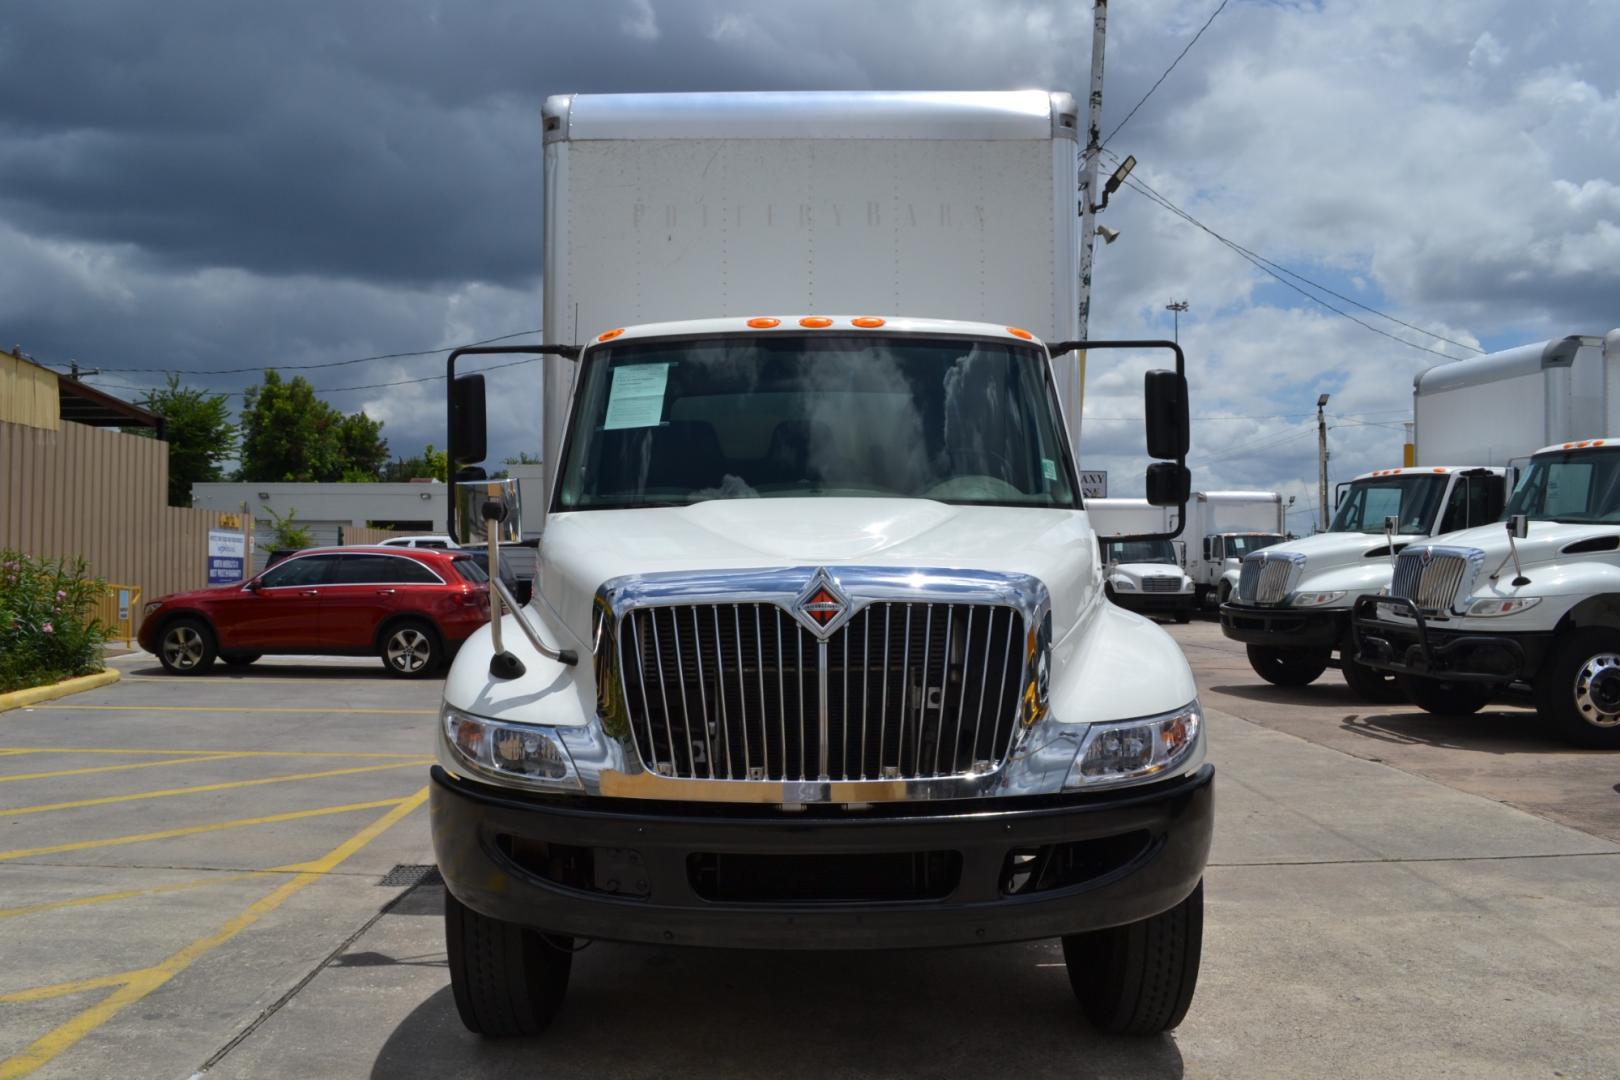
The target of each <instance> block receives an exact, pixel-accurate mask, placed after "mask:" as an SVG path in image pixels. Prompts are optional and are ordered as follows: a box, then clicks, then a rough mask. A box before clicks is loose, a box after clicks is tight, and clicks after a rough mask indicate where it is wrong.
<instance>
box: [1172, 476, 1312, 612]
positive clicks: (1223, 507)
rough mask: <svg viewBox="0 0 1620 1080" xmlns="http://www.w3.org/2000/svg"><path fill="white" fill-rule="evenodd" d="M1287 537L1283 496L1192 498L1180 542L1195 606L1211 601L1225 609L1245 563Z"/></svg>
mask: <svg viewBox="0 0 1620 1080" xmlns="http://www.w3.org/2000/svg"><path fill="white" fill-rule="evenodd" d="M1287 535H1288V530H1287V528H1286V527H1285V523H1284V521H1283V501H1282V496H1281V495H1279V494H1278V493H1277V492H1275V491H1195V492H1193V494H1192V500H1191V501H1190V502H1188V503H1187V527H1186V528H1185V529H1183V530H1182V533H1181V539H1182V543H1183V545H1184V546H1185V548H1186V552H1187V557H1186V567H1187V576H1188V577H1190V578H1192V581H1193V588H1194V589H1195V590H1196V592H1197V594H1198V602H1199V604H1200V605H1202V604H1203V603H1205V602H1206V601H1207V600H1208V599H1209V598H1210V597H1212V596H1214V597H1218V598H1219V600H1220V602H1221V603H1223V604H1224V603H1225V602H1226V601H1227V600H1228V599H1229V598H1230V596H1231V594H1232V592H1233V591H1234V590H1235V589H1236V588H1237V582H1238V570H1239V564H1240V563H1241V562H1242V561H1243V559H1244V557H1245V556H1248V555H1250V554H1252V553H1253V552H1256V551H1259V550H1260V549H1261V548H1266V547H1270V546H1271V545H1273V544H1278V543H1281V542H1282V541H1283V540H1285V539H1286V538H1287Z"/></svg>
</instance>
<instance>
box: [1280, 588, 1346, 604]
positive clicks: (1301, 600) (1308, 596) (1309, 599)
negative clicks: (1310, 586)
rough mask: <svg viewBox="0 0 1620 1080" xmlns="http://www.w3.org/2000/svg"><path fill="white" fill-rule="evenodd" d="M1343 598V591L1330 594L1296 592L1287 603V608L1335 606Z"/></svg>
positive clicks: (1337, 590)
mask: <svg viewBox="0 0 1620 1080" xmlns="http://www.w3.org/2000/svg"><path fill="white" fill-rule="evenodd" d="M1344 596H1345V593H1344V590H1343V589H1336V590H1334V591H1332V592H1297V593H1295V594H1294V595H1293V597H1292V598H1291V599H1290V600H1289V601H1288V606H1289V607H1323V606H1324V605H1327V604H1337V603H1338V602H1339V601H1340V600H1343V599H1344Z"/></svg>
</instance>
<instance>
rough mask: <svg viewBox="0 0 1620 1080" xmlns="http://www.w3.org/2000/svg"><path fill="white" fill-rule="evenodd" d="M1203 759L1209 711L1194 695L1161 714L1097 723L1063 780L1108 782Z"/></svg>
mask: <svg viewBox="0 0 1620 1080" xmlns="http://www.w3.org/2000/svg"><path fill="white" fill-rule="evenodd" d="M1203 760H1204V712H1203V709H1201V708H1200V707H1199V705H1198V701H1197V699H1194V700H1193V701H1191V702H1190V703H1188V704H1187V705H1184V706H1182V707H1181V708H1179V709H1177V710H1176V711H1175V712H1170V713H1164V714H1162V715H1160V716H1148V717H1143V718H1142V719H1140V720H1121V721H1117V722H1115V723H1110V724H1093V725H1092V726H1091V729H1090V730H1089V731H1087V732H1086V736H1085V741H1084V742H1082V743H1081V744H1080V752H1079V753H1077V754H1076V755H1075V756H1074V764H1073V765H1072V766H1070V768H1069V776H1068V779H1067V780H1065V781H1064V783H1063V786H1064V787H1065V788H1096V787H1108V786H1111V785H1115V784H1129V783H1134V782H1136V781H1140V780H1145V779H1148V778H1150V777H1161V776H1174V775H1176V774H1178V773H1184V772H1187V771H1189V770H1191V769H1194V768H1197V767H1198V765H1199V763H1201V762H1202V761H1203Z"/></svg>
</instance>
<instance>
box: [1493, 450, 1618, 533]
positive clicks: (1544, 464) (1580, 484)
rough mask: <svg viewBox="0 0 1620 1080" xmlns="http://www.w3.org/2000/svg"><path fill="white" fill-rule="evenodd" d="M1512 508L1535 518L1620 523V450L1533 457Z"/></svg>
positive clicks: (1511, 510) (1577, 451)
mask: <svg viewBox="0 0 1620 1080" xmlns="http://www.w3.org/2000/svg"><path fill="white" fill-rule="evenodd" d="M1507 513H1508V516H1510V517H1511V516H1512V515H1514V514H1523V515H1525V516H1526V517H1528V518H1529V519H1530V520H1531V521H1566V522H1570V523H1573V524H1598V523H1601V524H1605V525H1613V524H1620V454H1617V453H1615V452H1614V451H1613V450H1576V451H1573V452H1570V453H1559V454H1542V455H1541V456H1539V457H1536V458H1533V459H1531V462H1530V468H1529V469H1528V470H1527V471H1526V472H1525V474H1524V479H1523V480H1521V481H1519V486H1518V489H1517V490H1515V491H1514V492H1513V498H1512V499H1511V500H1510V501H1509V502H1508V508H1507Z"/></svg>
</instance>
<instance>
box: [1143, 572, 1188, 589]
mask: <svg viewBox="0 0 1620 1080" xmlns="http://www.w3.org/2000/svg"><path fill="white" fill-rule="evenodd" d="M1142 591H1143V592H1180V591H1181V579H1180V578H1173V577H1162V576H1159V577H1145V578H1143V579H1142Z"/></svg>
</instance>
